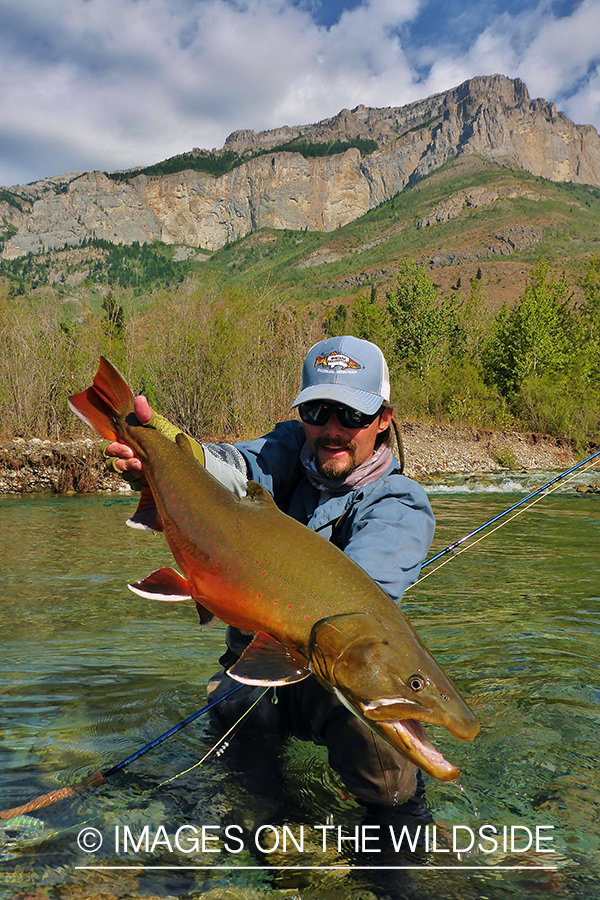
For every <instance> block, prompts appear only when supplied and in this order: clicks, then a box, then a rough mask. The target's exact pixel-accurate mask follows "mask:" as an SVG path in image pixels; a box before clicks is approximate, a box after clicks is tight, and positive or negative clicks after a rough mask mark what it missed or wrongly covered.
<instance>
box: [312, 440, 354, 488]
mask: <svg viewBox="0 0 600 900" xmlns="http://www.w3.org/2000/svg"><path fill="white" fill-rule="evenodd" d="M320 446H324V447H328V448H329V449H334V448H332V446H331V444H329V443H327V444H326V443H325V441H323V442H321V441H319V440H317V441H315V457H314V458H315V466H316V469H317V471H318V472H319V473H320V474H321V475H322V476H323V478H326V479H327V480H328V481H337V482H339V481H343V480H344V478H347V477H348V475H350V474H351V473H352V472H354V470H355V469H356V462H355V461H354V450H355V445H354V441H350V443H348V444H342V445H341V446H340V447H339V448H338V449H340V450H342V449H343V450H346V451H348V453H349V456H348V457H347V458H346V459H344V460H343V461H341V460H337V459H328V460H327V461H326V462H325V463H322V462H321V460H320V459H319V454H318V450H319V447H320Z"/></svg>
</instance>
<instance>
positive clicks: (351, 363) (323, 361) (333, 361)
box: [315, 353, 364, 371]
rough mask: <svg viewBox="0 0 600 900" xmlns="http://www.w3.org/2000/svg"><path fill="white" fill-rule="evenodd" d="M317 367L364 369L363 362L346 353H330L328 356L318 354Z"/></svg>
mask: <svg viewBox="0 0 600 900" xmlns="http://www.w3.org/2000/svg"><path fill="white" fill-rule="evenodd" d="M315 369H333V371H335V370H336V369H338V370H339V369H364V366H363V364H362V363H359V362H356V360H354V359H351V357H349V356H346V354H345V353H329V354H328V355H327V356H317V358H316V359H315Z"/></svg>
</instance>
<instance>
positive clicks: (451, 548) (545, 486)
mask: <svg viewBox="0 0 600 900" xmlns="http://www.w3.org/2000/svg"><path fill="white" fill-rule="evenodd" d="M598 456H600V450H596V452H595V453H592V455H591V456H588V457H587V459H584V460H582V461H581V462H579V463H577V464H576V465H574V466H571V468H570V469H566V470H565V471H564V472H561V473H560V475H557V476H556V477H555V478H553V479H552V480H551V481H548V482H546V484H543V485H542V486H541V487H539V488H536V490H535V491H532V492H531V493H530V494H527V496H526V497H523V498H522V499H521V500H519V501H518V502H517V503H513V505H512V506H509V507H508V509H505V510H504V511H503V512H500V513H498V514H497V515H495V516H493V517H492V518H491V519H488V521H487V522H484V523H483V525H479V526H478V527H477V528H475V529H474V530H473V531H470V532H469V534H465V535H464V536H463V537H461V538H459V539H458V540H457V541H454V543H453V544H449V545H448V546H447V547H446V548H445V549H444V550H440V552H439V553H436V554H435V556H431V557H430V558H429V559H426V560H425V562H424V563H423V565H422V566H421V569H424V568H425V566H429V565H431V563H433V562H436V560H438V559H441V558H442V557H443V556H446V555H447V554H448V553H454V551H455V550H456V549H457V547H460V546H461V545H462V544H464V543H465V541H468V540H470V539H471V538H473V537H475V535H477V534H479V533H480V532H481V531H483V530H484V529H485V528H489V527H490V525H494V524H495V523H496V522H497V521H498V520H499V519H503V518H504V516H507V515H508V514H509V513H511V512H513V511H514V510H515V509H518V508H519V507H520V506H523V504H524V503H527V502H528V501H529V500H533V498H534V497H539V496H540V495H541V494H543V493H544V492H545V491H549V489H550V488H552V487H553V486H554V485H557V484H558V483H559V482H560V481H562V480H563V479H565V478H567V477H568V476H569V475H571V474H572V473H573V472H576V471H577V470H578V469H581V468H583V467H584V466H586V465H587V464H588V463H591V462H592V461H593V460H594V459H596V457H598ZM465 549H466V548H465Z"/></svg>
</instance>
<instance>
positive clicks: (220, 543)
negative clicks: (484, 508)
mask: <svg viewBox="0 0 600 900" xmlns="http://www.w3.org/2000/svg"><path fill="white" fill-rule="evenodd" d="M133 400H134V395H133V392H132V391H131V389H130V388H129V386H128V385H127V383H126V382H125V380H124V379H123V378H122V376H121V375H120V373H119V372H118V371H117V370H116V369H115V368H114V367H113V366H112V365H111V364H110V363H109V362H108V360H106V359H105V358H104V357H102V358H101V359H100V366H99V369H98V372H97V374H96V377H95V378H94V382H93V385H92V387H90V388H88V389H87V390H85V391H83V392H82V393H80V394H75V395H74V396H72V397H70V398H69V405H70V407H71V409H72V410H73V412H75V414H76V415H78V416H79V417H80V418H81V419H83V421H85V422H86V423H87V424H89V425H90V426H91V427H92V428H94V429H95V430H96V431H97V432H98V433H99V434H100V435H102V437H104V438H106V439H108V440H111V441H114V440H118V441H120V442H122V443H126V444H128V445H129V446H130V447H131V449H132V450H133V451H134V453H135V454H136V455H137V456H138V457H139V458H140V459H141V460H142V463H143V471H144V477H145V479H146V482H147V486H146V487H145V488H144V490H143V491H142V496H141V499H140V504H139V506H138V509H137V510H136V513H135V514H134V516H133V517H132V519H131V520H130V521H129V523H128V524H131V525H133V526H134V527H136V526H137V527H139V525H140V523H143V522H148V521H152V522H153V525H152V527H153V528H154V529H155V530H162V531H163V532H164V535H165V538H166V540H167V542H168V544H169V547H170V549H171V552H172V554H173V556H174V558H175V561H176V563H177V565H178V567H179V569H180V570H181V572H182V573H183V574H180V573H179V572H177V571H176V570H175V569H172V568H163V569H158V570H157V571H156V572H153V573H152V574H151V575H148V576H147V577H146V578H144V579H142V580H141V581H139V582H137V583H136V584H134V585H130V587H131V589H132V590H133V591H134V592H136V593H138V594H141V595H142V596H144V597H152V598H155V599H159V600H184V599H193V600H194V601H195V602H196V606H197V609H198V613H199V616H200V622H201V624H203V625H207V624H209V623H210V622H211V620H212V619H213V617H218V618H219V619H221V620H222V621H223V622H225V623H226V624H228V625H233V626H235V627H236V628H243V629H247V630H250V631H253V632H256V636H255V638H254V640H253V641H252V643H251V644H250V645H249V647H248V648H247V649H246V651H245V652H244V653H243V655H242V656H241V658H240V659H239V660H238V662H236V663H235V665H233V666H232V668H230V669H229V675H230V676H231V677H232V678H234V679H236V680H237V681H241V682H243V683H246V684H257V685H284V684H290V683H293V682H296V681H301V680H302V679H303V678H307V677H308V676H309V675H310V674H312V675H314V676H315V677H316V678H317V679H318V680H319V681H320V682H321V683H322V684H323V685H325V687H326V688H328V689H329V690H330V691H333V693H334V694H335V695H336V696H337V697H338V698H339V699H340V700H341V702H342V703H343V704H344V705H345V706H346V707H347V708H348V709H349V710H350V711H351V712H352V713H354V715H356V716H358V717H359V718H360V719H361V720H362V721H363V722H365V723H366V724H367V725H368V726H369V727H370V728H371V729H372V730H373V731H374V732H376V733H378V734H379V735H381V736H382V737H383V738H384V739H385V740H386V741H387V742H388V743H389V744H391V746H392V747H395V748H396V749H397V750H398V751H399V752H400V753H402V754H403V755H404V756H405V757H407V758H408V759H409V760H411V761H412V762H413V763H415V765H417V766H419V767H420V768H422V769H424V770H425V771H426V772H428V773H429V774H430V775H433V776H434V777H435V778H440V779H442V780H443V781H451V780H453V779H455V778H457V777H458V775H459V769H458V768H457V767H456V766H454V765H452V764H451V763H449V762H447V761H446V760H445V759H444V757H443V756H442V754H441V753H440V752H439V751H437V750H436V749H435V747H434V746H433V745H432V744H431V742H430V741H429V740H428V738H427V737H426V735H425V732H424V730H423V728H422V725H421V722H426V723H431V724H434V725H443V726H445V727H446V728H448V729H449V731H451V732H452V733H453V734H454V735H456V736H457V737H459V738H463V739H464V740H471V739H472V738H474V737H475V735H476V734H477V733H478V731H479V725H478V724H477V721H476V719H475V717H474V716H473V713H472V712H471V710H470V709H469V707H468V706H467V705H466V703H465V702H464V700H463V699H462V698H461V696H460V695H459V693H458V692H457V690H456V688H455V687H454V686H453V685H452V683H451V681H450V680H449V678H448V677H447V676H446V674H445V673H444V671H443V670H442V669H441V667H440V666H439V665H438V664H437V663H436V661H435V660H434V659H433V657H432V656H431V654H430V653H429V652H428V650H427V649H426V647H425V646H424V644H423V643H422V642H421V640H420V639H419V637H418V636H417V634H416V633H415V631H414V629H413V628H412V626H411V625H410V623H409V621H408V619H407V618H406V616H405V615H404V614H403V613H402V612H401V610H400V609H399V608H398V607H397V606H396V604H395V603H394V602H393V600H392V599H391V598H390V597H388V595H387V594H386V593H385V592H384V591H383V590H382V589H381V588H380V587H379V586H378V585H377V584H376V583H375V582H374V581H373V580H372V579H371V578H370V577H369V576H368V575H367V574H366V572H364V571H363V569H361V568H360V566H358V565H356V563H354V562H353V561H352V560H351V559H350V558H349V557H348V556H346V555H345V554H344V553H343V552H342V551H341V550H339V549H338V548H337V547H335V546H334V545H333V544H331V543H330V542H328V541H326V540H324V539H323V538H322V537H321V536H320V535H317V534H315V533H314V532H313V531H311V530H310V529H308V528H306V526H304V525H302V524H300V523H299V522H297V521H295V520H294V519H292V518H290V517H289V516H287V515H285V514H284V513H282V512H281V511H280V510H279V509H278V508H277V506H276V505H275V502H274V500H273V498H272V497H271V495H270V494H269V493H268V491H266V490H265V489H264V488H263V487H261V486H260V485H258V484H256V483H254V482H249V483H248V493H247V496H246V497H244V498H242V499H239V498H238V497H236V496H235V495H234V494H233V493H232V492H231V491H229V490H228V489H227V488H226V487H224V486H223V485H222V484H220V483H219V482H218V481H217V480H216V479H215V478H213V477H212V475H210V474H209V473H208V472H207V471H206V469H205V468H204V467H203V466H202V465H200V463H199V462H198V461H197V460H196V459H195V458H194V455H193V452H192V448H191V445H190V441H189V439H188V438H187V436H186V435H184V434H178V435H177V439H176V441H175V442H173V441H171V440H169V439H168V438H167V437H165V436H164V435H162V434H160V433H159V432H157V431H156V430H155V429H153V428H150V427H148V426H144V425H141V424H140V422H139V421H138V419H137V417H136V416H135V413H134V412H133ZM149 516H150V518H149Z"/></svg>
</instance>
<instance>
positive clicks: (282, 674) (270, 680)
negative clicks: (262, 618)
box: [228, 631, 310, 687]
mask: <svg viewBox="0 0 600 900" xmlns="http://www.w3.org/2000/svg"><path fill="white" fill-rule="evenodd" d="M228 675H231V677H232V678H235V680H236V681H241V682H242V684H259V685H264V686H265V687H267V686H273V687H276V686H277V685H280V684H294V682H296V681H302V680H303V679H304V678H307V677H308V676H309V675H310V669H309V668H308V662H307V661H306V660H305V659H304V657H303V656H301V655H300V653H298V652H297V651H296V650H294V649H292V648H291V647H286V646H285V645H284V644H282V643H281V641H278V640H277V639H276V638H274V637H271V635H270V634H264V633H263V632H262V631H259V632H258V634H257V635H256V636H255V637H254V640H253V641H252V643H251V644H250V645H249V646H248V647H246V649H245V650H244V652H243V653H242V655H241V656H240V658H239V659H238V661H237V662H236V663H235V664H234V665H233V666H232V667H231V668H230V669H229V670H228Z"/></svg>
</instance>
